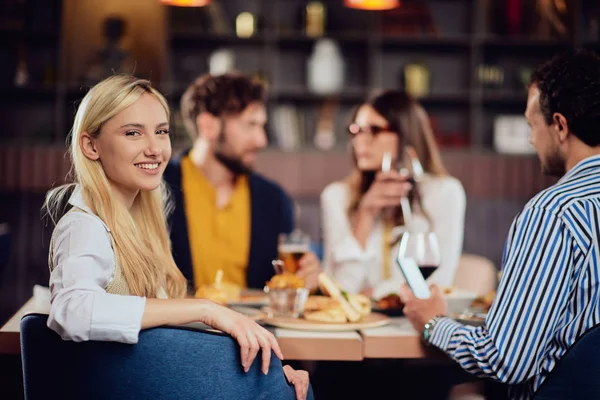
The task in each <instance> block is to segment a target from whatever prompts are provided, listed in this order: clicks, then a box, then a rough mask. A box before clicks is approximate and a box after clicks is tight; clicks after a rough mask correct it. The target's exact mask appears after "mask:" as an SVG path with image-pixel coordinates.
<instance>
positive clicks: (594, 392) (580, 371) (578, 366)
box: [534, 325, 600, 400]
mask: <svg viewBox="0 0 600 400" xmlns="http://www.w3.org/2000/svg"><path fill="white" fill-rule="evenodd" d="M534 399H535V400H579V399H581V400H584V399H585V400H590V399H600V325H597V326H596V327H594V328H592V329H591V330H589V331H588V332H586V333H585V334H583V335H582V336H581V337H580V338H579V339H578V340H577V342H575V344H574V345H573V346H572V347H571V348H570V349H569V350H568V351H567V353H566V354H565V355H564V357H563V358H562V359H561V360H559V361H558V363H557V365H556V366H555V367H554V369H553V370H552V371H551V372H550V375H549V376H548V378H546V380H545V381H544V383H542V386H540V388H539V389H538V391H537V392H536V394H535V396H534Z"/></svg>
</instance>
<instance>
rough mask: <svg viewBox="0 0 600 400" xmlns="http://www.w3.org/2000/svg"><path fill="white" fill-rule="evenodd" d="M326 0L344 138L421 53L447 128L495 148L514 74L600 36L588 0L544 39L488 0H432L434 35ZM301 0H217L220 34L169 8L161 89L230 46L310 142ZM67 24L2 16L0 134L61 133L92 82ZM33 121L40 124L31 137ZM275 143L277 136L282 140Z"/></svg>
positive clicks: (518, 91)
mask: <svg viewBox="0 0 600 400" xmlns="http://www.w3.org/2000/svg"><path fill="white" fill-rule="evenodd" d="M15 1H16V0H15ZM323 2H324V4H325V6H326V8H327V29H326V34H325V37H327V38H330V39H333V40H335V41H336V42H337V43H338V45H339V47H340V49H341V52H342V55H343V57H344V59H345V64H346V70H345V81H346V82H345V86H344V89H343V91H342V92H341V93H339V95H338V96H335V100H337V101H338V102H339V106H338V111H337V112H338V113H339V114H340V115H338V116H337V117H336V131H337V132H338V135H339V137H338V140H339V143H338V145H339V146H341V147H343V146H344V143H343V141H344V140H345V139H346V138H345V135H344V132H343V130H344V129H343V128H344V127H343V126H342V125H343V124H345V123H346V121H347V116H348V114H349V113H350V111H351V110H352V108H353V106H355V105H356V104H358V103H360V102H361V101H362V100H363V99H364V98H365V97H366V96H368V95H369V94H370V93H372V92H373V91H374V90H376V89H381V88H398V87H399V86H400V84H401V79H400V78H401V70H402V67H403V66H404V65H406V64H407V63H409V62H421V63H424V64H425V65H427V66H428V68H429V71H430V73H431V90H430V93H429V94H428V95H426V96H424V97H423V98H421V99H420V101H421V102H422V104H423V105H424V107H425V108H426V109H427V111H428V112H429V113H430V115H431V116H432V117H434V118H435V119H436V120H437V122H438V123H437V126H438V127H439V132H438V134H439V135H440V137H443V136H444V135H445V134H452V135H457V134H461V135H463V136H464V137H465V140H464V142H465V143H468V148H469V149H471V150H478V151H482V150H490V149H491V143H492V141H493V140H492V125H493V119H494V117H495V116H496V115H499V114H504V113H511V114H515V113H518V114H521V113H522V112H523V109H524V107H525V99H526V93H525V91H524V90H523V89H522V87H519V83H518V79H517V74H518V70H519V68H522V67H528V68H533V67H535V66H536V65H538V64H539V63H540V62H542V61H544V60H546V59H547V58H548V57H550V56H551V55H553V54H555V53H557V52H559V51H562V50H566V49H570V48H575V47H587V48H593V49H600V43H599V42H598V41H597V40H593V39H592V38H590V37H589V36H587V35H586V33H585V32H584V31H585V29H587V28H586V24H587V22H586V18H587V17H589V15H588V14H589V12H588V11H587V9H586V8H585V7H583V6H582V4H583V3H582V2H581V0H577V1H575V2H573V3H577V4H576V6H575V8H574V10H575V13H576V14H575V15H574V19H575V20H576V21H577V23H576V24H574V25H573V26H574V27H575V29H574V30H573V32H572V35H571V37H570V38H568V39H560V38H555V39H538V38H535V37H534V36H532V35H527V34H525V33H523V34H521V35H518V36H507V35H502V34H494V33H493V32H492V31H491V28H489V25H490V23H491V22H490V21H491V18H490V17H489V13H488V12H487V11H486V10H485V9H484V8H483V7H484V6H483V3H485V2H479V1H476V0H431V1H428V2H427V4H428V5H429V6H430V10H431V14H432V16H433V20H434V22H435V24H436V27H437V28H438V30H439V32H438V33H437V34H435V35H434V34H427V33H422V34H421V33H420V34H415V35H407V34H403V35H400V34H398V33H388V25H387V23H386V20H387V17H386V14H385V13H384V12H369V11H361V10H354V9H349V8H346V7H344V6H343V2H342V1H341V0H324V1H323ZM38 3H39V4H38ZM42 3H43V4H44V7H47V8H48V7H50V8H48V10H50V11H51V13H52V14H54V15H60V14H61V8H62V6H63V1H62V0H31V7H34V6H35V7H38V6H40V5H41V4H42ZM306 3H307V0H227V1H221V2H220V4H221V8H222V10H223V15H224V18H225V19H224V21H223V22H224V25H225V26H227V27H229V30H225V31H223V33H214V32H215V31H214V30H212V29H211V28H210V27H209V26H208V25H207V23H208V22H209V21H210V18H209V17H208V14H207V12H206V11H205V9H194V8H192V9H190V8H177V7H167V8H165V10H166V16H167V30H166V37H165V43H166V49H167V51H166V54H164V60H165V64H166V65H167V71H168V73H167V78H166V79H163V81H162V82H161V84H160V86H159V89H160V90H161V91H162V92H163V93H165V94H166V95H167V97H168V99H169V101H170V103H171V105H172V107H173V108H174V109H175V110H177V108H178V105H179V101H180V97H181V94H182V93H183V91H184V89H185V87H186V86H187V85H188V84H189V83H190V82H191V81H192V80H193V78H194V77H196V76H198V75H200V74H202V73H205V72H207V71H208V59H209V57H210V54H211V53H212V52H213V51H215V50H216V49H219V48H228V49H231V50H233V52H234V53H235V55H236V67H237V68H238V69H240V70H242V71H246V72H250V73H257V74H260V76H261V77H263V78H265V79H266V80H268V82H269V88H270V110H272V109H273V106H276V105H277V104H280V103H286V104H291V105H293V106H295V107H296V108H297V109H298V113H299V114H300V115H301V116H302V118H304V119H305V121H304V123H303V126H304V127H305V130H306V132H305V134H304V135H303V136H304V137H305V139H306V140H305V143H304V146H305V147H306V148H309V149H310V148H311V147H312V139H311V137H312V135H313V134H314V127H315V126H316V118H317V116H318V113H319V111H318V110H319V107H320V106H321V104H323V102H324V101H325V100H328V99H325V98H324V97H323V96H320V95H317V94H314V93H311V92H310V90H309V89H308V88H307V85H306V81H307V78H306V75H307V72H306V71H307V67H306V64H307V60H308V58H309V57H310V55H311V53H312V51H313V47H314V45H315V43H316V41H317V40H318V38H314V37H308V36H307V35H305V34H304V32H303V31H302V22H301V21H302V16H301V11H302V8H303V7H304V6H305V5H306ZM409 3H410V2H407V3H406V4H409ZM569 4H571V2H570V3H569ZM242 11H250V12H252V13H253V14H254V15H256V16H257V17H258V21H259V24H258V31H257V34H256V35H255V36H253V37H250V38H239V37H237V36H235V33H234V26H235V16H236V15H237V14H239V13H240V12H242ZM496 17H498V16H497V15H495V18H496ZM37 18H39V16H38V17H37ZM63 31H64V30H63V29H61V23H60V21H58V22H56V21H54V24H51V23H36V24H31V23H30V24H27V23H26V21H25V23H23V24H20V25H19V24H15V23H12V22H11V21H8V22H7V21H3V20H2V17H0V44H1V45H2V46H0V58H2V59H3V60H6V62H4V63H3V65H2V66H0V104H3V108H2V109H1V110H0V117H1V118H2V120H3V121H7V125H8V127H9V128H10V129H9V131H10V132H6V131H5V132H4V133H0V142H10V143H19V140H20V139H19V138H20V137H21V136H23V137H26V138H27V142H29V141H30V140H31V138H32V137H34V136H35V135H38V134H41V135H45V137H44V138H43V141H44V142H48V141H50V142H52V141H54V142H56V143H63V142H64V138H65V136H66V134H67V132H68V131H69V128H70V125H71V123H72V119H73V114H74V113H73V111H74V109H75V106H76V103H77V101H78V100H79V99H81V97H83V95H84V94H85V93H86V92H87V88H88V87H89V85H73V84H69V85H67V84H65V83H64V82H63V80H62V79H61V78H62V77H63V76H64V68H65V66H64V65H63V62H62V61H61V60H62V51H63V49H62V46H63V44H62V43H63V42H64V39H65V38H62V37H61V35H62V32H63ZM23 48H25V50H26V53H27V59H28V60H36V61H35V63H38V64H39V63H43V64H44V65H35V63H34V62H33V61H32V62H31V63H30V65H28V67H29V69H30V83H29V84H27V85H26V86H25V87H22V88H20V87H14V84H13V81H14V74H15V70H16V63H17V59H18V57H19V54H20V51H21V49H23ZM482 64H484V65H496V66H500V67H502V68H503V70H504V76H505V78H504V82H503V83H502V84H501V85H499V86H498V87H495V88H489V87H484V86H483V85H481V84H480V83H479V81H478V80H477V74H476V72H475V71H476V69H477V67H478V66H479V65H482ZM47 70H49V71H47ZM47 75H51V76H50V78H48V77H47ZM24 105H25V106H26V108H27V109H28V110H31V111H30V112H32V113H34V114H35V115H36V117H32V118H30V119H29V120H28V121H26V123H24V124H23V123H21V122H22V121H19V120H17V118H23V112H18V110H17V109H18V108H19V107H22V106H24ZM34 106H35V107H37V109H39V110H40V112H39V113H36V112H35V110H37V109H36V108H35V107H34ZM175 115H176V114H175ZM42 117H43V118H42ZM33 130H35V131H36V132H37V133H35V134H33V136H32V134H31V131H33ZM183 136H185V135H179V137H183ZM271 139H273V138H271ZM271 142H272V143H273V146H276V141H275V140H271Z"/></svg>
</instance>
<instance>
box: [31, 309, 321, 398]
mask: <svg viewBox="0 0 600 400" xmlns="http://www.w3.org/2000/svg"><path fill="white" fill-rule="evenodd" d="M47 319H48V317H47V316H46V315H39V314H32V315H28V316H25V317H24V318H23V319H22V321H21V354H22V359H23V377H24V388H25V399H26V400H38V399H40V400H48V399H54V398H56V399H65V400H67V399H103V400H106V399H119V400H125V399H153V400H161V399H253V400H255V399H286V400H287V399H289V400H292V399H295V391H294V388H293V386H291V385H290V384H288V382H287V380H286V378H285V375H284V374H283V370H282V366H281V362H280V361H279V360H278V359H277V358H276V357H275V356H272V357H271V367H270V370H269V373H268V375H263V374H262V372H261V371H260V361H261V357H260V354H259V356H258V357H257V359H256V360H257V361H255V363H254V364H253V365H252V368H251V369H250V371H249V372H248V373H244V371H243V370H242V367H241V363H240V355H239V352H240V351H239V346H238V344H237V343H236V342H235V341H234V340H233V339H232V338H231V337H229V336H226V335H222V334H214V333H208V332H203V331H193V330H189V329H183V328H171V327H169V328H165V327H162V328H153V329H148V330H144V331H142V332H141V333H140V336H139V342H138V343H137V344H135V345H128V344H122V343H114V342H95V341H90V342H81V343H76V342H72V341H64V340H62V339H61V338H60V336H59V335H57V334H56V333H55V332H54V331H52V330H50V329H49V328H48V327H47V326H46V323H47ZM309 398H312V391H311V393H310V394H309Z"/></svg>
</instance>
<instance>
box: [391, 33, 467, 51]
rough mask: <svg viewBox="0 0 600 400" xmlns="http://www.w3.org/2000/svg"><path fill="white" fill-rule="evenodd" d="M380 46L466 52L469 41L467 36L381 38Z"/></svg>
mask: <svg viewBox="0 0 600 400" xmlns="http://www.w3.org/2000/svg"><path fill="white" fill-rule="evenodd" d="M381 44H382V45H383V46H384V47H385V48H386V49H390V48H391V47H397V48H398V49H401V48H415V49H419V50H440V49H443V50H452V51H454V50H465V51H466V50H468V49H469V48H470V46H471V39H470V38H469V37H468V36H455V37H451V36H448V37H444V36H383V37H381Z"/></svg>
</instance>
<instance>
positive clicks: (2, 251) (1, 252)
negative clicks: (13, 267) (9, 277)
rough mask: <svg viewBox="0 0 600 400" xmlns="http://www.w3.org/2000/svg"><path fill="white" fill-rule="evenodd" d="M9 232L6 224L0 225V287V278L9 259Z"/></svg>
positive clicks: (0, 279)
mask: <svg viewBox="0 0 600 400" xmlns="http://www.w3.org/2000/svg"><path fill="white" fill-rule="evenodd" d="M10 242H11V240H10V230H9V228H8V224H0V286H2V277H3V276H4V269H5V268H6V265H8V260H9V257H10Z"/></svg>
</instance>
